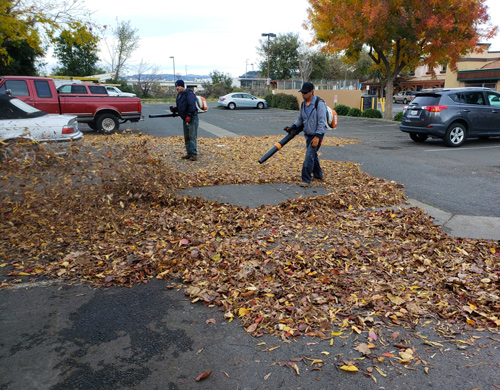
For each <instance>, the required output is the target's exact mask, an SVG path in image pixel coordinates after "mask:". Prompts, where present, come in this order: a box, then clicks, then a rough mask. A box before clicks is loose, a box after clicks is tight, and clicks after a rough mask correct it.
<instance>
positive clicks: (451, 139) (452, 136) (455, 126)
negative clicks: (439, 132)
mask: <svg viewBox="0 0 500 390" xmlns="http://www.w3.org/2000/svg"><path fill="white" fill-rule="evenodd" d="M466 135H467V130H466V129H465V126H464V125H462V124H460V123H452V124H451V126H450V127H448V130H446V134H445V135H444V143H445V144H446V146H451V147H458V146H462V144H463V143H464V142H465V138H466Z"/></svg>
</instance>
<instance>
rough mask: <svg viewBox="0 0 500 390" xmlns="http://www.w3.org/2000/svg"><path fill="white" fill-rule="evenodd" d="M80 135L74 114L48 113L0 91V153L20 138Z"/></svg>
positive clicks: (41, 140) (61, 139)
mask: <svg viewBox="0 0 500 390" xmlns="http://www.w3.org/2000/svg"><path fill="white" fill-rule="evenodd" d="M82 136H83V134H82V132H81V131H80V130H78V122H77V120H76V116H75V115H50V114H47V113H45V112H43V111H40V110H38V109H36V108H35V107H33V106H30V105H29V104H26V103H24V102H23V101H21V100H19V99H17V98H15V97H13V96H8V95H5V94H0V142H1V145H0V149H1V153H0V157H5V156H6V155H7V149H8V148H9V147H10V146H11V145H13V144H15V143H17V142H18V141H22V140H29V141H33V142H36V143H48V142H51V143H52V142H53V143H55V142H69V141H74V140H79V139H81V138H82Z"/></svg>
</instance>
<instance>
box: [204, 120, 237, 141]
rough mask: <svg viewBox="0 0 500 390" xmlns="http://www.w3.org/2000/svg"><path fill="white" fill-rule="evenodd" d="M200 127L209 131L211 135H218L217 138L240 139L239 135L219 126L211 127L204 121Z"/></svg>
mask: <svg viewBox="0 0 500 390" xmlns="http://www.w3.org/2000/svg"><path fill="white" fill-rule="evenodd" d="M198 126H199V127H200V128H201V129H203V130H205V131H208V132H209V133H212V134H213V135H216V136H217V137H239V134H236V133H233V132H231V131H228V130H225V129H223V128H222V127H219V126H214V125H211V124H210V123H207V122H204V121H199V124H198Z"/></svg>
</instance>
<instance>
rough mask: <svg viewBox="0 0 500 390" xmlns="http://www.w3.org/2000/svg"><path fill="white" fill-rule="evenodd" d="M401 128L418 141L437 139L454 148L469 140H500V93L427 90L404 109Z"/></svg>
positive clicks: (484, 89)
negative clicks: (496, 138)
mask: <svg viewBox="0 0 500 390" xmlns="http://www.w3.org/2000/svg"><path fill="white" fill-rule="evenodd" d="M399 128H400V130H401V131H403V132H406V133H409V134H410V137H411V139H412V140H413V141H415V142H424V141H425V140H426V139H427V138H428V137H434V138H442V139H443V141H444V143H445V144H446V145H447V146H455V147H457V146H461V145H463V143H464V142H465V141H466V140H467V139H469V138H477V137H479V138H489V137H498V136H500V93H498V92H496V91H493V90H491V89H489V88H446V89H433V90H424V91H422V92H419V93H418V94H417V95H416V96H415V98H414V99H413V100H412V102H411V103H410V104H409V105H408V106H407V107H405V108H404V110H403V120H402V122H401V124H400V126H399Z"/></svg>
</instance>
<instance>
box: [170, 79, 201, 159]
mask: <svg viewBox="0 0 500 390" xmlns="http://www.w3.org/2000/svg"><path fill="white" fill-rule="evenodd" d="M175 89H176V91H177V98H176V104H177V106H176V107H174V106H171V107H170V111H171V112H173V113H174V114H175V113H176V114H178V115H179V116H180V117H181V118H182V122H183V124H182V125H183V130H184V145H185V146H186V155H185V156H182V158H183V159H185V160H190V161H196V160H197V159H198V150H197V139H198V109H197V108H196V95H195V94H194V92H193V91H191V90H190V89H189V88H186V86H185V84H184V80H177V81H176V82H175Z"/></svg>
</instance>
